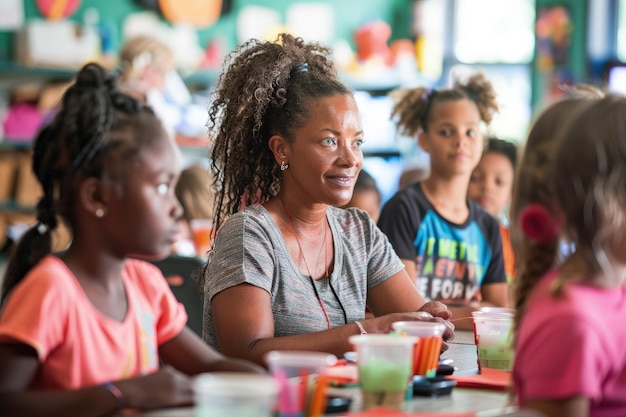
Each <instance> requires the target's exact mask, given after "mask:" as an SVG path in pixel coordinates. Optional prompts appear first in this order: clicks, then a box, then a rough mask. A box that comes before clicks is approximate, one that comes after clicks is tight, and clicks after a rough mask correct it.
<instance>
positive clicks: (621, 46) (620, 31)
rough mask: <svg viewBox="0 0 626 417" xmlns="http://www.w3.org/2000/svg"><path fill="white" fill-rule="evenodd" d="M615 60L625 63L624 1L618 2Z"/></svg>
mask: <svg viewBox="0 0 626 417" xmlns="http://www.w3.org/2000/svg"><path fill="white" fill-rule="evenodd" d="M617 59H619V60H620V61H622V62H625V61H626V0H619V6H618V18H617Z"/></svg>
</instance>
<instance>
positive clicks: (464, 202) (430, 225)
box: [378, 73, 508, 329]
mask: <svg viewBox="0 0 626 417" xmlns="http://www.w3.org/2000/svg"><path fill="white" fill-rule="evenodd" d="M396 98H397V102H396V105H395V107H394V109H393V116H397V117H398V124H399V128H400V130H401V131H403V132H404V133H406V134H407V135H410V136H417V138H418V142H419V145H420V147H421V148H422V149H423V150H424V151H426V152H428V153H429V154H430V176H429V177H428V179H426V180H424V181H423V182H420V183H416V184H413V185H410V186H408V187H407V188H405V189H403V190H400V191H398V192H397V193H396V195H395V196H394V197H392V198H391V199H390V200H389V201H388V202H387V203H386V204H385V206H384V207H383V210H382V212H381V215H380V219H379V221H378V226H379V227H380V228H381V230H382V231H383V232H384V233H386V234H387V236H388V237H389V240H390V241H391V244H392V245H393V247H394V249H395V250H396V253H397V254H398V256H399V257H400V258H401V259H402V262H403V263H404V265H405V266H406V270H407V272H408V273H409V275H410V277H411V279H412V280H413V281H414V282H415V285H416V286H417V288H418V289H419V291H420V293H421V294H422V295H424V296H425V297H426V298H427V299H430V300H440V301H442V302H444V303H446V304H447V305H448V306H449V307H450V310H451V311H452V314H453V317H455V318H456V319H461V318H467V317H469V316H470V313H471V312H472V311H473V310H475V309H477V308H479V307H480V306H497V307H506V306H508V287H507V282H506V275H505V273H504V264H503V260H502V240H501V238H500V226H499V224H498V221H497V220H496V219H494V218H493V217H491V216H490V215H489V214H488V213H487V212H486V211H485V210H483V209H482V208H481V207H479V206H478V205H477V204H475V203H474V202H472V201H469V200H468V198H467V187H468V184H469V180H470V176H471V175H472V171H473V170H474V168H475V167H476V165H477V164H478V162H479V161H480V158H481V155H482V153H483V148H484V139H483V134H482V132H481V124H482V123H485V124H488V123H489V122H490V121H491V118H492V115H493V113H494V112H495V111H497V110H498V105H497V103H496V100H495V92H494V90H493V87H492V85H491V83H490V82H489V81H488V80H487V79H485V77H484V76H483V74H480V73H479V74H476V75H473V76H472V77H470V78H469V79H468V80H467V82H465V83H462V82H458V81H457V82H456V83H455V85H454V86H453V87H452V88H449V89H440V90H435V89H428V88H423V87H418V88H413V89H409V90H404V91H399V92H397V94H396ZM459 328H465V329H471V328H472V321H471V320H465V321H462V322H460V325H459Z"/></svg>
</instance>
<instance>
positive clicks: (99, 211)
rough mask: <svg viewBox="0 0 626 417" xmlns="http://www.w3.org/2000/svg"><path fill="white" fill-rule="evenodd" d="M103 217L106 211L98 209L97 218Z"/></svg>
mask: <svg viewBox="0 0 626 417" xmlns="http://www.w3.org/2000/svg"><path fill="white" fill-rule="evenodd" d="M102 216H104V209H103V208H98V209H96V217H97V218H99V219H101V218H102Z"/></svg>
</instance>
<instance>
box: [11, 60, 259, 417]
mask: <svg viewBox="0 0 626 417" xmlns="http://www.w3.org/2000/svg"><path fill="white" fill-rule="evenodd" d="M122 161H123V162H122ZM33 170H34V171H35V175H36V176H37V178H38V180H39V181H40V182H41V185H42V187H43V191H44V195H43V197H42V199H41V201H40V202H39V204H38V206H37V219H38V223H37V224H36V225H35V226H34V227H33V228H32V229H30V230H29V231H28V232H26V234H25V235H24V236H23V237H22V239H21V240H20V242H19V244H18V246H17V247H16V248H15V250H14V253H13V255H12V258H11V259H10V261H9V265H8V267H7V270H6V274H5V278H4V283H3V288H2V294H1V300H2V310H1V312H0V410H2V412H3V415H19V416H44V415H45V416H81V417H83V416H101V415H105V414H112V413H114V412H116V411H117V410H119V409H121V408H126V407H129V408H156V407H164V406H174V405H182V404H189V403H191V402H192V400H193V399H192V396H193V394H192V387H191V379H190V378H189V376H188V375H191V374H195V373H199V372H208V371H225V370H227V371H248V372H262V369H261V368H260V367H258V366H256V365H254V364H251V363H247V362H244V361H239V360H230V359H226V358H224V357H223V356H222V355H220V354H218V353H217V352H215V351H214V350H213V349H211V348H209V347H208V346H206V344H204V343H203V342H202V340H201V339H200V338H199V337H197V336H195V334H194V333H193V332H192V331H191V330H189V329H187V328H186V327H185V324H186V322H187V315H186V313H185V310H184V307H183V306H182V305H181V304H179V303H178V302H177V301H176V299H175V298H174V296H173V294H172V293H171V291H170V289H169V286H168V285H167V282H166V280H165V278H164V277H163V275H162V274H161V273H160V271H159V270H158V269H157V268H156V267H155V266H153V265H151V264H149V263H148V262H145V261H140V260H138V259H130V257H146V258H161V257H165V256H166V255H167V254H168V253H169V248H170V245H171V244H172V242H173V240H174V239H175V237H176V235H177V232H178V230H177V228H178V226H177V220H178V219H179V217H180V216H181V215H182V208H181V206H180V203H179V202H178V201H177V199H176V196H175V195H174V186H175V184H176V181H177V180H178V176H179V174H180V161H179V155H178V153H177V149H176V147H175V144H174V143H173V141H172V140H171V139H169V138H168V136H167V134H166V132H165V130H164V129H163V127H162V125H161V124H160V123H159V122H158V120H157V119H156V117H155V115H154V113H153V112H152V111H151V110H150V109H149V108H148V107H145V106H143V105H141V104H139V103H138V102H137V101H136V100H135V99H133V98H131V97H130V96H127V95H125V94H123V93H120V92H119V91H118V90H116V88H115V83H114V79H113V78H112V77H111V76H109V75H108V74H107V73H106V72H105V70H104V69H103V68H102V67H100V66H99V65H96V64H88V65H86V66H85V67H84V68H82V69H81V70H80V72H79V73H78V76H77V79H76V81H75V82H74V84H73V85H72V86H71V87H70V88H69V89H68V90H67V92H66V93H65V94H64V96H63V101H62V106H61V109H60V111H59V113H58V114H57V115H56V117H55V118H54V120H53V121H52V122H51V123H50V124H49V125H48V126H47V127H45V128H44V129H43V130H42V131H41V133H40V134H39V136H38V137H37V139H36V142H35V145H34V156H33ZM57 215H58V216H60V217H61V218H62V219H64V221H65V222H66V223H67V224H68V225H69V226H70V227H71V230H72V242H71V243H70V245H69V247H68V248H67V250H65V251H64V252H63V253H61V254H51V253H50V241H51V235H52V234H53V233H54V231H55V228H56V227H57ZM161 361H164V362H165V363H167V364H168V366H164V367H162V368H161V367H160V363H161Z"/></svg>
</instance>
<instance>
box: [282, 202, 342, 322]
mask: <svg viewBox="0 0 626 417" xmlns="http://www.w3.org/2000/svg"><path fill="white" fill-rule="evenodd" d="M278 198H279V199H280V204H281V205H282V206H283V211H284V212H285V215H286V216H287V220H289V224H290V225H291V228H292V229H293V233H294V236H295V237H296V242H297V243H298V248H299V249H300V256H301V257H302V260H303V261H304V266H305V267H306V271H307V272H308V273H309V279H310V281H311V285H312V286H313V291H314V292H315V297H317V301H318V302H319V303H320V307H322V311H323V312H324V317H325V318H326V324H327V325H328V328H329V329H330V328H331V326H330V318H329V317H328V312H327V311H326V307H324V302H323V301H322V297H320V294H319V292H318V291H317V287H316V286H315V282H314V280H313V275H312V274H311V270H310V269H309V264H308V263H307V261H306V257H305V256H304V251H303V250H302V245H301V244H300V238H299V237H298V231H297V230H296V227H295V225H294V224H293V220H292V219H291V216H290V215H289V212H288V211H287V208H286V207H285V201H284V200H283V196H282V195H280V194H278ZM322 250H323V251H324V268H325V271H326V272H325V274H326V277H328V262H327V261H328V260H327V259H326V225H324V240H323V241H322ZM331 288H332V287H331ZM333 294H335V290H334V288H333ZM335 296H336V294H335ZM340 304H341V302H340ZM342 309H343V306H342ZM344 315H345V312H344Z"/></svg>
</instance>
